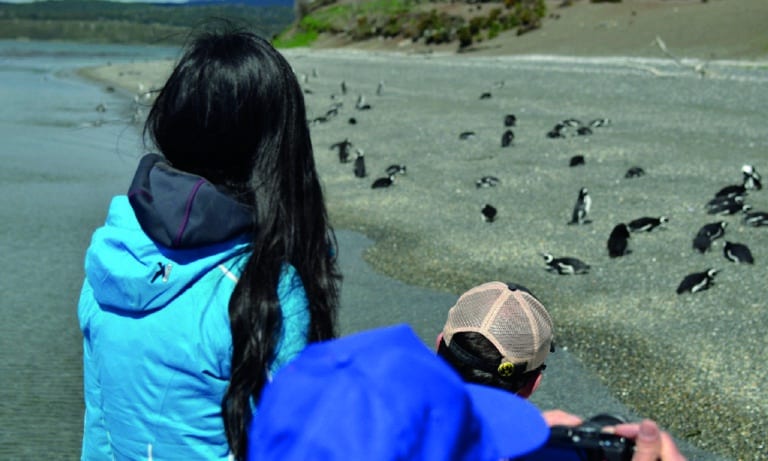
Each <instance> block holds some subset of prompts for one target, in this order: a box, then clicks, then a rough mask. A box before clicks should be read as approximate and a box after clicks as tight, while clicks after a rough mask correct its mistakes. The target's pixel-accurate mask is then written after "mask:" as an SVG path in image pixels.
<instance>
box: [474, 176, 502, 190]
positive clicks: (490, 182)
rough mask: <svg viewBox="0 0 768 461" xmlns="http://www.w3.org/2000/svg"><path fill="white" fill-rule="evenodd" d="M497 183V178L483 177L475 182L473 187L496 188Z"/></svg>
mask: <svg viewBox="0 0 768 461" xmlns="http://www.w3.org/2000/svg"><path fill="white" fill-rule="evenodd" d="M498 183H499V178H497V177H496V176H483V177H482V178H480V179H478V180H477V181H475V187H477V188H478V189H480V188H481V187H496V185H497V184H498Z"/></svg>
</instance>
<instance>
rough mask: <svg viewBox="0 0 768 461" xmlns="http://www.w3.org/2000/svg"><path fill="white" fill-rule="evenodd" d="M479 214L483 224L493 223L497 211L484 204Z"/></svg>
mask: <svg viewBox="0 0 768 461" xmlns="http://www.w3.org/2000/svg"><path fill="white" fill-rule="evenodd" d="M480 213H481V214H482V215H483V221H485V222H494V221H495V220H496V213H497V210H496V207H494V206H493V205H490V204H487V203H486V204H485V206H483V208H482V209H481V210H480Z"/></svg>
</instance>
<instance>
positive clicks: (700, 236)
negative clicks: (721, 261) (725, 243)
mask: <svg viewBox="0 0 768 461" xmlns="http://www.w3.org/2000/svg"><path fill="white" fill-rule="evenodd" d="M727 226H728V223H727V222H725V221H718V222H713V223H709V224H705V225H704V226H702V227H701V229H699V231H698V232H697V233H696V236H695V237H694V238H693V248H694V249H695V250H697V251H698V252H699V253H706V252H707V251H709V249H710V247H711V246H712V242H713V241H714V240H716V239H718V238H720V237H722V236H723V235H725V228H726V227H727Z"/></svg>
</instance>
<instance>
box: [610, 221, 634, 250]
mask: <svg viewBox="0 0 768 461" xmlns="http://www.w3.org/2000/svg"><path fill="white" fill-rule="evenodd" d="M606 245H607V247H608V256H610V257H611V258H618V257H619V256H624V255H627V254H629V253H631V250H629V249H627V247H628V246H629V226H627V225H626V224H625V223H619V224H617V225H616V226H615V227H614V228H613V230H612V231H611V235H610V236H609V237H608V242H607V244H606Z"/></svg>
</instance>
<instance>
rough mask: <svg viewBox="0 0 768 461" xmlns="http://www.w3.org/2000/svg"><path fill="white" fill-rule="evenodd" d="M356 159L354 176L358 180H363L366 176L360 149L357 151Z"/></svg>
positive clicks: (362, 154)
mask: <svg viewBox="0 0 768 461" xmlns="http://www.w3.org/2000/svg"><path fill="white" fill-rule="evenodd" d="M356 153H357V157H356V158H355V168H354V171H355V176H356V177H358V178H364V177H366V176H368V173H366V171H365V157H364V153H363V150H362V149H357V151H356Z"/></svg>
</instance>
